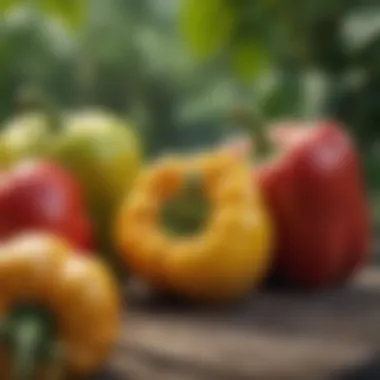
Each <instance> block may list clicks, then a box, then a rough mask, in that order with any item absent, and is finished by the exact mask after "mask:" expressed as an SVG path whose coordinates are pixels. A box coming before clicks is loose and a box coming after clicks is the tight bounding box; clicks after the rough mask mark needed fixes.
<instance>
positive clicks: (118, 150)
mask: <svg viewBox="0 0 380 380" xmlns="http://www.w3.org/2000/svg"><path fill="white" fill-rule="evenodd" d="M21 95H22V96H20V100H19V102H20V104H21V106H20V108H21V109H22V110H23V112H21V113H20V115H18V116H17V117H15V118H13V119H12V120H10V121H9V122H8V123H7V124H6V125H5V126H4V132H3V133H2V136H1V138H0V140H2V141H3V144H5V145H6V146H7V147H8V150H10V151H12V152H13V157H14V159H15V160H18V159H20V158H25V157H27V158H29V157H42V158H47V159H49V160H54V161H56V162H57V163H59V164H60V165H62V166H63V167H64V168H66V169H67V170H69V171H70V172H72V173H73V174H74V175H75V176H76V177H77V178H78V180H79V182H80V184H81V186H82V188H83V190H84V193H85V198H86V200H87V202H88V204H89V206H90V209H91V211H92V219H93V221H94V223H95V228H96V230H97V233H96V236H97V238H98V239H99V240H100V242H99V243H100V244H103V243H104V244H109V243H110V241H111V240H110V231H109V229H108V226H109V224H110V220H111V219H112V218H113V217H114V212H115V211H116V207H117V205H118V202H119V201H120V199H121V198H122V196H123V195H124V192H125V191H128V188H129V187H130V186H131V183H132V182H133V180H134V178H135V176H136V175H137V172H138V170H139V167H140V161H141V147H140V143H139V140H138V138H137V136H136V134H135V133H134V131H133V130H132V127H131V125H129V124H128V123H125V122H124V121H123V120H120V119H119V118H118V117H116V116H114V115H112V114H111V113H108V112H106V111H102V110H98V109H90V110H83V111H80V112H76V113H74V112H69V113H61V112H60V111H59V110H58V108H57V107H56V105H55V104H53V102H52V101H51V100H50V99H47V97H46V96H45V95H44V94H41V93H40V92H39V91H36V89H26V90H25V91H23V92H22V93H21ZM0 158H1V157H0Z"/></svg>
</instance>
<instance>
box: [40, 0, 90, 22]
mask: <svg viewBox="0 0 380 380" xmlns="http://www.w3.org/2000/svg"><path fill="white" fill-rule="evenodd" d="M39 1H40V7H41V11H42V12H46V13H47V14H50V15H52V16H55V17H57V18H60V19H61V20H62V21H63V22H64V23H65V24H67V25H70V26H72V27H77V26H78V25H81V24H82V23H83V21H84V15H85V11H86V5H87V0H64V1H62V0H39Z"/></svg>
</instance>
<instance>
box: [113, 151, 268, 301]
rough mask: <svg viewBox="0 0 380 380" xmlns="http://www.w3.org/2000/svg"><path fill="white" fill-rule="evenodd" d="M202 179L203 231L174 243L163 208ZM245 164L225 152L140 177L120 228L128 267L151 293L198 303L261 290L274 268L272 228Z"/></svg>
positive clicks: (170, 161)
mask: <svg viewBox="0 0 380 380" xmlns="http://www.w3.org/2000/svg"><path fill="white" fill-rule="evenodd" d="M194 176H197V178H198V179H201V183H200V185H201V187H200V188H201V191H202V193H203V196H204V197H205V199H206V200H207V202H208V204H209V207H210V210H209V212H208V213H207V215H206V216H205V219H204V221H203V225H202V229H201V231H200V232H195V233H192V234H190V235H187V236H183V235H181V236H173V235H172V234H170V233H168V232H167V231H166V230H165V228H164V227H163V226H162V223H161V222H162V218H161V216H162V209H163V207H164V205H165V204H166V203H167V202H168V201H169V200H170V199H172V198H173V197H175V196H176V194H178V193H179V192H180V191H181V189H183V186H184V185H185V184H186V181H187V180H188V179H189V178H194ZM253 180H254V179H252V172H251V169H250V167H249V164H248V163H247V162H244V161H242V159H240V158H237V157H236V156H235V157H233V156H232V155H231V154H229V153H226V152H223V151H220V150H218V151H215V152H209V153H204V154H203V153H202V154H197V155H193V156H185V157H172V158H166V159H163V160H160V161H159V162H157V163H155V164H154V165H152V166H148V167H147V168H146V169H145V170H143V171H142V173H141V174H140V176H139V178H138V179H137V181H136V183H135V186H134V187H133V189H132V191H131V193H130V194H129V196H127V197H126V198H125V201H124V203H123V204H122V207H121V210H120V213H119V215H118V217H117V221H116V239H117V242H118V245H119V248H120V250H119V251H120V252H121V258H122V260H123V261H124V262H125V264H126V266H127V267H128V268H130V269H132V271H134V272H135V273H136V274H137V275H139V276H141V277H142V278H143V279H145V280H146V282H147V283H149V284H150V285H153V286H154V287H156V288H158V289H160V290H164V291H169V292H174V293H177V294H178V295H182V296H185V297H186V298H190V299H192V300H196V301H211V302H212V301H216V302H220V301H227V300H232V299H234V298H238V297H241V296H243V295H245V294H246V293H247V292H249V291H250V290H251V289H252V288H253V287H254V286H255V285H258V284H259V283H260V282H261V280H262V279H263V278H264V277H265V275H266V273H267V270H268V269H269V265H270V263H271V251H272V249H271V248H272V225H271V220H270V218H269V216H268V214H267V212H266V209H265V207H264V205H263V204H262V198H261V194H260V192H259V189H258V188H257V187H256V188H255V187H253V186H252V182H253Z"/></svg>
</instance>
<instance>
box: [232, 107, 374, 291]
mask: <svg viewBox="0 0 380 380" xmlns="http://www.w3.org/2000/svg"><path fill="white" fill-rule="evenodd" d="M236 116H239V119H238V121H239V122H241V123H246V124H249V126H250V128H252V130H253V132H254V139H256V140H255V141H254V142H253V144H252V146H251V148H252V149H253V151H254V154H255V169H254V170H255V175H254V177H255V184H254V186H256V178H258V179H259V183H260V187H261V189H262V191H263V194H264V198H265V203H266V205H267V207H268V209H269V210H270V212H271V215H272V217H273V220H274V227H275V231H276V233H275V235H276V237H277V243H276V256H275V263H274V270H273V275H272V278H273V279H274V280H275V282H280V283H286V284H291V285H292V286H296V287H298V288H303V289H314V290H316V289H319V288H322V287H327V286H332V285H334V284H338V283H343V282H345V281H347V280H348V279H350V278H351V277H352V276H353V275H354V274H355V273H356V272H357V271H358V270H359V269H360V268H361V267H362V266H363V265H364V264H365V263H366V262H367V260H368V257H369V252H370V248H371V245H372V238H371V226H370V214H369V209H368V205H367V202H366V194H365V185H364V182H363V175H362V172H361V168H360V162H359V157H358V153H357V150H356V148H355V145H354V142H353V141H352V139H351V137H350V136H349V134H348V132H346V131H345V129H344V127H343V126H342V125H340V124H339V123H338V122H337V121H334V120H320V121H316V122H313V123H305V122H302V121H289V122H279V123H276V124H274V125H272V126H270V127H268V131H269V132H266V131H265V130H264V126H263V125H262V124H261V123H259V122H257V123H256V124H255V122H254V121H252V119H250V116H249V115H247V114H246V113H245V112H241V111H239V112H238V113H237V115H236ZM229 149H234V150H235V152H236V153H239V154H242V155H243V156H244V155H246V154H249V152H250V150H251V149H250V147H249V143H248V144H247V141H245V142H244V140H243V141H240V143H234V144H230V146H229ZM260 155H261V157H262V158H264V157H265V159H264V160H263V161H262V162H261V164H260V165H259V164H258V160H259V157H260ZM256 173H257V175H256Z"/></svg>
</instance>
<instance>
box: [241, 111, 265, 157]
mask: <svg viewBox="0 0 380 380" xmlns="http://www.w3.org/2000/svg"><path fill="white" fill-rule="evenodd" d="M233 119H234V121H235V122H237V123H238V124H239V125H241V126H242V127H243V128H244V129H245V131H247V132H248V133H249V135H250V137H251V138H252V141H253V142H254V149H255V154H257V155H258V156H259V157H265V156H267V155H269V154H270V153H271V151H272V146H271V143H270V141H269V138H268V136H267V131H266V123H265V122H264V120H263V119H262V117H260V116H259V115H258V114H257V113H253V112H250V111H248V110H245V109H237V110H235V111H234V115H233Z"/></svg>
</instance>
